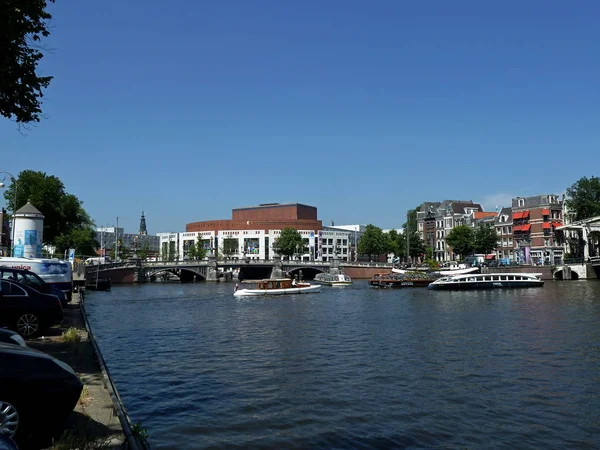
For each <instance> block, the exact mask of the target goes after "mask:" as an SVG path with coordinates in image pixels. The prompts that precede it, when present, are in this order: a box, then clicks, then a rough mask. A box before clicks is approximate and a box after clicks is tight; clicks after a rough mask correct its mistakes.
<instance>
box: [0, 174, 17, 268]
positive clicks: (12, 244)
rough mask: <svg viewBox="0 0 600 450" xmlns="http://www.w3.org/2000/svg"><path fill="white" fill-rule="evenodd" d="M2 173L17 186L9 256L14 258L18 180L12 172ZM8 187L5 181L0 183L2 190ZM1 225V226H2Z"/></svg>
mask: <svg viewBox="0 0 600 450" xmlns="http://www.w3.org/2000/svg"><path fill="white" fill-rule="evenodd" d="M0 173H5V174H7V175H8V176H10V177H11V178H12V179H13V183H14V184H15V198H14V199H13V208H12V209H13V211H12V227H11V234H12V237H11V238H10V254H9V256H13V249H14V248H15V223H16V217H15V215H16V212H17V187H18V185H17V179H16V178H15V176H14V175H13V174H12V173H10V172H6V171H4V170H0ZM5 186H6V185H5V184H4V180H2V181H1V182H0V188H3V187H5ZM0 225H1V224H0Z"/></svg>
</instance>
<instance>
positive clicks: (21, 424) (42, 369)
mask: <svg viewBox="0 0 600 450" xmlns="http://www.w3.org/2000/svg"><path fill="white" fill-rule="evenodd" d="M82 389H83V385H82V383H81V381H80V380H79V378H78V377H77V374H76V373H75V372H74V371H73V369H72V368H71V367H70V366H69V365H68V364H65V363H64V362H62V361H60V360H58V359H56V358H53V357H52V356H50V355H48V354H46V353H43V352H40V351H38V350H34V349H32V348H30V347H21V346H18V345H12V344H0V434H1V433H5V434H8V435H9V436H11V437H14V439H15V441H16V442H17V444H18V445H19V446H21V445H22V444H24V443H26V442H29V441H30V440H31V439H38V438H41V437H45V436H49V435H50V434H52V433H53V432H54V431H55V428H56V427H57V426H59V425H61V424H62V423H63V422H64V420H65V419H66V418H67V416H68V415H69V414H70V413H71V411H73V408H74V407H75V405H76V404H77V401H78V400H79V396H80V395H81V391H82Z"/></svg>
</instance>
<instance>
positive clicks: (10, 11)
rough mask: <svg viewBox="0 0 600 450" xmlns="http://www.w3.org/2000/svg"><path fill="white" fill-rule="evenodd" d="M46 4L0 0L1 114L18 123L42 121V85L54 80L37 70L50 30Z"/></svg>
mask: <svg viewBox="0 0 600 450" xmlns="http://www.w3.org/2000/svg"><path fill="white" fill-rule="evenodd" d="M49 1H51V2H54V0H49ZM46 7H47V2H46V1H45V0H2V1H0V114H2V115H3V116H4V117H7V118H9V119H14V120H16V122H17V123H31V122H39V121H40V114H41V113H42V109H41V98H42V97H43V93H42V89H45V88H47V87H48V85H49V84H50V80H52V77H40V76H38V74H37V73H36V69H37V65H38V63H39V61H40V60H41V59H42V58H43V57H44V55H43V54H42V52H41V51H40V50H39V42H40V41H41V39H42V37H47V36H48V35H49V34H50V32H49V31H48V27H47V24H48V21H49V20H50V19H51V18H52V16H51V15H50V14H48V12H47V11H46Z"/></svg>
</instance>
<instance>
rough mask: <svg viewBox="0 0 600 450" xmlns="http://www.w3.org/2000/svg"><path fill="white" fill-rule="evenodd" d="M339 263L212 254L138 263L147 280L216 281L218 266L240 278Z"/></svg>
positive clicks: (293, 272)
mask: <svg viewBox="0 0 600 450" xmlns="http://www.w3.org/2000/svg"><path fill="white" fill-rule="evenodd" d="M332 267H334V268H338V267H339V263H337V264H336V262H321V261H288V260H280V259H271V260H259V259H247V260H231V261H217V260H216V259H214V258H210V257H209V258H208V259H207V260H199V261H198V260H189V261H156V262H142V263H140V264H139V266H138V279H137V280H136V281H148V280H152V279H154V278H155V277H156V276H159V275H161V274H166V273H171V274H174V275H176V276H177V277H178V278H179V279H180V280H182V281H198V280H206V281H216V280H217V279H218V278H219V272H220V269H222V272H224V273H230V272H233V271H234V270H235V271H237V270H239V273H240V274H241V275H242V278H246V279H248V278H272V277H283V276H289V275H292V276H293V275H301V274H300V272H303V273H307V272H310V273H312V274H314V273H321V272H328V271H330V270H331V269H332Z"/></svg>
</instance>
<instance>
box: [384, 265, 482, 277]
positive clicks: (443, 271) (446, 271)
mask: <svg viewBox="0 0 600 450" xmlns="http://www.w3.org/2000/svg"><path fill="white" fill-rule="evenodd" d="M392 272H394V273H403V274H406V273H414V272H422V273H435V274H438V275H463V274H467V273H475V272H479V267H467V266H466V265H465V264H460V265H458V266H451V267H448V268H444V267H442V268H440V269H439V270H431V269H429V268H417V269H392Z"/></svg>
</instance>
